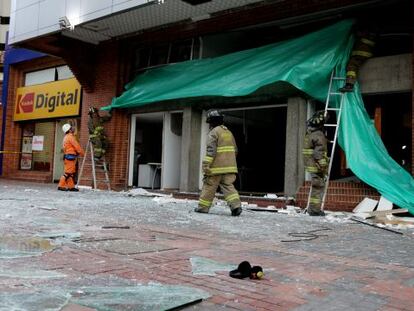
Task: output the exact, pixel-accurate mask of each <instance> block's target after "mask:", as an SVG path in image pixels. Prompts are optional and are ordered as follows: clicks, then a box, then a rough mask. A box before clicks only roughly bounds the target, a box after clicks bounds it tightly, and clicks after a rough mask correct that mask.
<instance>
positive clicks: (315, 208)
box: [303, 110, 328, 216]
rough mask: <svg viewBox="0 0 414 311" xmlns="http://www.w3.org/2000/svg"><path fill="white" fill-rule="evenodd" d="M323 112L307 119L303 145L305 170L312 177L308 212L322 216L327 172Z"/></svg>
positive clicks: (311, 214) (318, 112)
mask: <svg viewBox="0 0 414 311" xmlns="http://www.w3.org/2000/svg"><path fill="white" fill-rule="evenodd" d="M325 121H326V118H325V112H324V111H323V110H322V111H317V112H315V114H314V115H313V116H312V118H310V119H309V120H308V129H307V133H306V135H305V142H304V146H303V158H304V162H305V170H306V171H307V172H309V173H310V175H311V177H312V187H311V194H310V201H309V206H308V214H309V215H310V216H324V215H325V213H324V212H323V211H322V210H321V203H322V198H323V194H324V190H325V178H326V175H327V173H328V157H327V140H326V136H325V134H324V132H323V126H324V124H325Z"/></svg>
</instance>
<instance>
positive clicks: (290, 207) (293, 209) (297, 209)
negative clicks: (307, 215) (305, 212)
mask: <svg viewBox="0 0 414 311" xmlns="http://www.w3.org/2000/svg"><path fill="white" fill-rule="evenodd" d="M286 210H287V211H291V212H296V213H300V212H301V211H302V209H301V208H300V207H298V206H294V205H286Z"/></svg>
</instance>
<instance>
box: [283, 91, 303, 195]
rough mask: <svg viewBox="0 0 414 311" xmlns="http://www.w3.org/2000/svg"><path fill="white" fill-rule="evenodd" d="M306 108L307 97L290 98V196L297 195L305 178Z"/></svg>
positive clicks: (287, 165)
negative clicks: (303, 151)
mask: <svg viewBox="0 0 414 311" xmlns="http://www.w3.org/2000/svg"><path fill="white" fill-rule="evenodd" d="M306 108H307V107H306V100H305V99H303V98H300V97H294V98H289V99H288V105H287V120H286V149H285V152H286V155H285V189H284V193H285V194H286V195H289V196H292V195H295V194H296V192H297V190H298V188H299V187H300V186H302V184H303V182H304V180H305V169H304V165H303V156H302V148H303V139H304V137H305V133H306Z"/></svg>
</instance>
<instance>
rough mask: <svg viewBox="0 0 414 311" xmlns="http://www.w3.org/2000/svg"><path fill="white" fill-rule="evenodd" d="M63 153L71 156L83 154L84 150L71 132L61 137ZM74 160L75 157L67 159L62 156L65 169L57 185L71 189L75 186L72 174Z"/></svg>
mask: <svg viewBox="0 0 414 311" xmlns="http://www.w3.org/2000/svg"><path fill="white" fill-rule="evenodd" d="M63 153H64V155H65V156H66V155H73V156H83V155H84V151H83V149H82V147H81V146H80V144H79V143H78V141H77V140H76V138H75V135H73V133H67V134H66V135H65V137H64V138H63ZM76 161H77V159H76V158H74V159H73V160H68V159H66V157H65V158H64V165H65V171H64V174H63V176H62V177H60V180H59V187H61V188H67V189H73V188H75V180H74V176H75V173H76Z"/></svg>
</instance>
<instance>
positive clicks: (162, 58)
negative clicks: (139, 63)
mask: <svg viewBox="0 0 414 311" xmlns="http://www.w3.org/2000/svg"><path fill="white" fill-rule="evenodd" d="M169 50H170V46H169V45H163V46H156V47H154V48H153V49H152V50H151V56H150V67H152V66H158V65H164V64H167V63H168V53H169Z"/></svg>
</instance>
